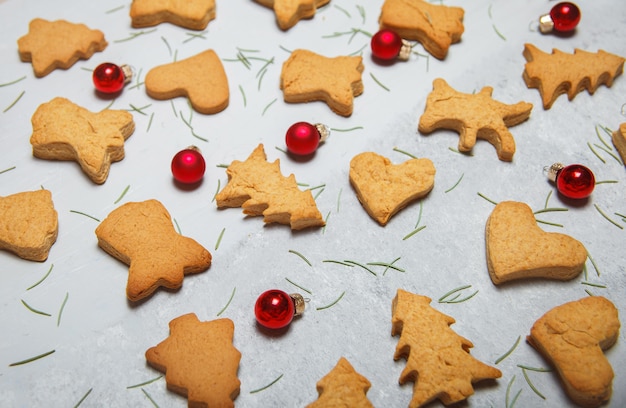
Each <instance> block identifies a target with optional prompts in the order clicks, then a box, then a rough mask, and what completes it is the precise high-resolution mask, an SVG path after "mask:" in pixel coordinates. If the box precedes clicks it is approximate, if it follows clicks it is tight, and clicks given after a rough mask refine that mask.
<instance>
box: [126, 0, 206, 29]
mask: <svg viewBox="0 0 626 408" xmlns="http://www.w3.org/2000/svg"><path fill="white" fill-rule="evenodd" d="M130 18H131V24H132V26H133V27H135V28H141V27H151V26H155V25H158V24H161V23H172V24H174V25H177V26H180V27H184V28H189V29H190V30H204V29H205V28H206V26H207V25H208V24H209V21H211V20H213V19H214V18H215V0H184V1H180V0H133V2H132V3H131V5H130Z"/></svg>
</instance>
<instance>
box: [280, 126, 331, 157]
mask: <svg viewBox="0 0 626 408" xmlns="http://www.w3.org/2000/svg"><path fill="white" fill-rule="evenodd" d="M328 136H330V129H329V128H328V126H326V125H322V124H321V123H316V124H315V125H312V124H310V123H307V122H296V123H294V124H293V125H291V126H290V127H289V129H287V134H286V135H285V144H286V145H287V150H289V152H290V153H293V154H297V155H302V156H305V155H308V154H311V153H313V152H315V150H317V147H318V146H319V145H320V143H324V141H325V140H326V139H328Z"/></svg>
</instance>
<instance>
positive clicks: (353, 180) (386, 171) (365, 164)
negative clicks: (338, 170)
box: [350, 152, 435, 226]
mask: <svg viewBox="0 0 626 408" xmlns="http://www.w3.org/2000/svg"><path fill="white" fill-rule="evenodd" d="M350 184H351V185H352V187H353V188H354V190H355V191H356V195H357V198H358V199H359V202H360V203H361V205H363V208H365V210H366V211H367V213H368V214H369V215H370V217H372V218H373V219H375V220H376V221H378V223H379V224H380V225H383V226H384V225H386V224H387V222H388V221H389V219H390V218H391V217H392V216H393V215H395V214H396V213H397V212H398V211H400V210H401V209H403V208H404V207H406V206H407V205H409V204H410V203H411V202H413V201H415V200H417V199H419V198H421V197H424V196H425V195H427V194H428V193H429V192H430V190H432V188H433V186H434V185H435V166H434V165H433V162H432V161H430V160H429V159H410V160H407V161H405V162H404V163H401V164H392V163H391V161H390V160H389V159H387V158H386V157H383V156H380V155H378V154H376V153H372V152H366V153H361V154H358V155H356V156H354V157H353V158H352V160H351V161H350Z"/></svg>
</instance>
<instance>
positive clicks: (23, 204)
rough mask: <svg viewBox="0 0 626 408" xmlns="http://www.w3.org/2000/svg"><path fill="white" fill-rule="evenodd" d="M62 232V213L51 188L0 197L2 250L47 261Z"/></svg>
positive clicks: (26, 257) (31, 258)
mask: <svg viewBox="0 0 626 408" xmlns="http://www.w3.org/2000/svg"><path fill="white" fill-rule="evenodd" d="M58 231H59V221H58V214H57V212H56V210H55V209H54V203H53V202H52V194H51V193H50V191H48V190H43V189H42V190H35V191H26V192H23V193H17V194H12V195H10V196H6V197H0V249H4V250H7V251H9V252H13V253H14V254H16V255H17V256H19V257H20V258H23V259H27V260H29V261H45V260H46V259H48V253H49V252H50V248H51V247H52V245H53V244H54V243H55V242H56V239H57V234H58Z"/></svg>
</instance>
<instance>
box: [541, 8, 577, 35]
mask: <svg viewBox="0 0 626 408" xmlns="http://www.w3.org/2000/svg"><path fill="white" fill-rule="evenodd" d="M579 21H580V9H579V8H578V6H576V5H575V4H574V3H569V2H563V3H558V4H557V5H556V6H554V7H552V9H551V10H550V13H549V14H545V15H543V16H541V17H539V29H540V30H541V32H542V33H548V32H550V31H552V30H554V31H558V32H561V33H565V32H568V31H572V30H574V29H575V28H576V26H577V25H578V22H579Z"/></svg>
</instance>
